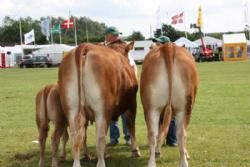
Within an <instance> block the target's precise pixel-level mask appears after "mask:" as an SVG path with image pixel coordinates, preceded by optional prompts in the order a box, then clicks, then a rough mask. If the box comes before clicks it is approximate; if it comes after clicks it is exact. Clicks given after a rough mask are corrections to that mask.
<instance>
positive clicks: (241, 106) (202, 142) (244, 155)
mask: <svg viewBox="0 0 250 167" xmlns="http://www.w3.org/2000/svg"><path fill="white" fill-rule="evenodd" d="M197 66H198V71H199V74H200V87H199V91H198V96H197V101H196V105H195V109H194V112H193V115H192V120H191V124H190V126H189V129H188V150H189V154H190V156H191V159H190V160H189V164H190V166H194V167H239V166H240V167H248V166H250V156H249V155H250V149H249V148H250V121H249V118H250V61H246V62H215V63H201V64H197ZM57 72H58V68H48V69H43V68H40V69H38V68H37V69H15V68H14V69H0V118H1V121H0V166H4V167H24V166H25V167H34V166H37V165H38V159H39V150H38V145H37V144H33V143H32V142H31V141H32V140H35V139H36V138H37V129H36V125H35V114H34V113H35V103H34V98H35V95H36V92H37V91H38V90H39V89H40V88H41V87H43V86H44V85H46V84H48V83H53V82H56V80H57ZM51 127H52V126H51ZM51 129H52V128H51ZM136 130H137V131H136V135H137V138H138V143H139V146H140V149H141V152H142V157H141V158H138V159H133V158H131V157H130V151H129V147H128V146H125V145H124V141H123V140H122V139H121V141H120V144H119V145H118V146H115V147H108V152H109V153H110V154H111V156H112V159H109V160H107V161H106V163H107V166H111V167H117V166H119V167H127V166H139V167H141V166H146V164H147V160H148V146H147V137H146V136H147V131H146V126H145V122H144V116H143V111H142V106H141V102H140V99H139V96H138V115H137V120H136ZM88 145H89V147H90V151H91V153H93V154H94V153H95V129H94V126H92V127H91V128H90V129H89V131H88ZM67 153H68V155H67V160H66V161H63V162H61V163H60V166H63V167H64V166H65V167H69V166H72V156H71V144H70V143H69V144H68V146H67ZM162 155H163V156H162V157H161V158H160V159H158V160H157V164H158V166H159V167H166V166H169V167H173V166H178V161H179V154H178V149H177V148H170V147H166V146H163V148H162ZM50 162H51V151H50V137H49V138H48V142H47V150H46V164H47V166H50ZM95 163H96V162H95V161H93V162H83V161H81V164H82V166H88V167H94V166H95Z"/></svg>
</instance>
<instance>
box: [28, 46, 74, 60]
mask: <svg viewBox="0 0 250 167" xmlns="http://www.w3.org/2000/svg"><path fill="white" fill-rule="evenodd" d="M73 48H74V47H72V46H68V45H65V44H54V45H50V46H48V47H45V48H42V49H39V50H36V51H34V52H33V53H32V54H33V56H41V55H42V56H47V57H49V58H50V59H51V60H52V63H53V64H54V65H56V64H59V63H60V62H61V60H62V58H63V55H64V53H65V52H69V51H70V50H71V49H73Z"/></svg>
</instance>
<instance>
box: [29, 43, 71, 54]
mask: <svg viewBox="0 0 250 167" xmlns="http://www.w3.org/2000/svg"><path fill="white" fill-rule="evenodd" d="M73 48H74V47H72V46H68V45H65V44H54V45H50V46H48V47H45V48H42V49H39V50H36V51H34V52H33V54H47V53H62V52H64V51H70V50H71V49H73Z"/></svg>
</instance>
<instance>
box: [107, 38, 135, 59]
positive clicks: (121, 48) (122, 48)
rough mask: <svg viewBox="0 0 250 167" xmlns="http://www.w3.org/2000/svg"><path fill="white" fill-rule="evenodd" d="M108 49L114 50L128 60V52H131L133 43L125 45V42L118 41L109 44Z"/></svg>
mask: <svg viewBox="0 0 250 167" xmlns="http://www.w3.org/2000/svg"><path fill="white" fill-rule="evenodd" d="M108 47H110V48H112V49H114V50H115V51H117V52H119V53H121V54H122V55H123V56H125V57H126V58H128V53H129V51H130V50H132V49H133V47H134V41H133V42H130V43H129V44H127V43H126V42H125V41H123V40H120V39H118V40H116V41H114V42H112V43H110V44H109V45H108Z"/></svg>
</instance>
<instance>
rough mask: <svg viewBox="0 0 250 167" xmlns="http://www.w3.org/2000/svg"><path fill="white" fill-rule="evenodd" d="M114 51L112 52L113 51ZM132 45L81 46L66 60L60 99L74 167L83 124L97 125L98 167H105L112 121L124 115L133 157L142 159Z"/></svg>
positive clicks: (61, 71) (121, 43) (63, 66)
mask: <svg viewBox="0 0 250 167" xmlns="http://www.w3.org/2000/svg"><path fill="white" fill-rule="evenodd" d="M110 47H111V48H112V49H111V48H110ZM132 47H133V43H130V44H129V45H127V44H126V43H125V42H123V41H120V40H119V41H116V42H114V43H111V44H110V45H109V47H107V46H98V45H93V44H88V43H87V44H81V45H80V46H78V47H77V48H76V49H74V50H72V51H71V52H70V53H69V54H68V55H66V56H65V57H64V59H63V60H62V62H61V65H60V68H59V88H60V99H61V103H62V107H63V111H64V112H65V114H66V117H67V119H68V122H69V127H70V132H71V136H72V140H73V146H72V151H73V157H74V163H73V167H80V166H81V165H80V161H79V160H80V147H81V143H82V140H83V139H84V137H83V136H84V132H85V128H84V126H83V125H84V124H85V123H86V121H87V120H91V121H95V122H96V150H97V157H98V162H97V167H105V162H104V151H105V147H106V133H107V128H108V125H109V123H110V121H111V120H117V119H118V116H119V115H120V114H121V113H124V114H125V117H126V123H127V127H128V129H129V133H130V136H131V142H132V143H131V149H132V155H133V156H139V155H140V152H139V148H138V146H137V143H136V138H135V117H136V93H137V89H138V84H137V80H136V76H135V73H134V70H133V68H132V67H131V66H130V65H129V61H128V52H129V50H131V49H132Z"/></svg>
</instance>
